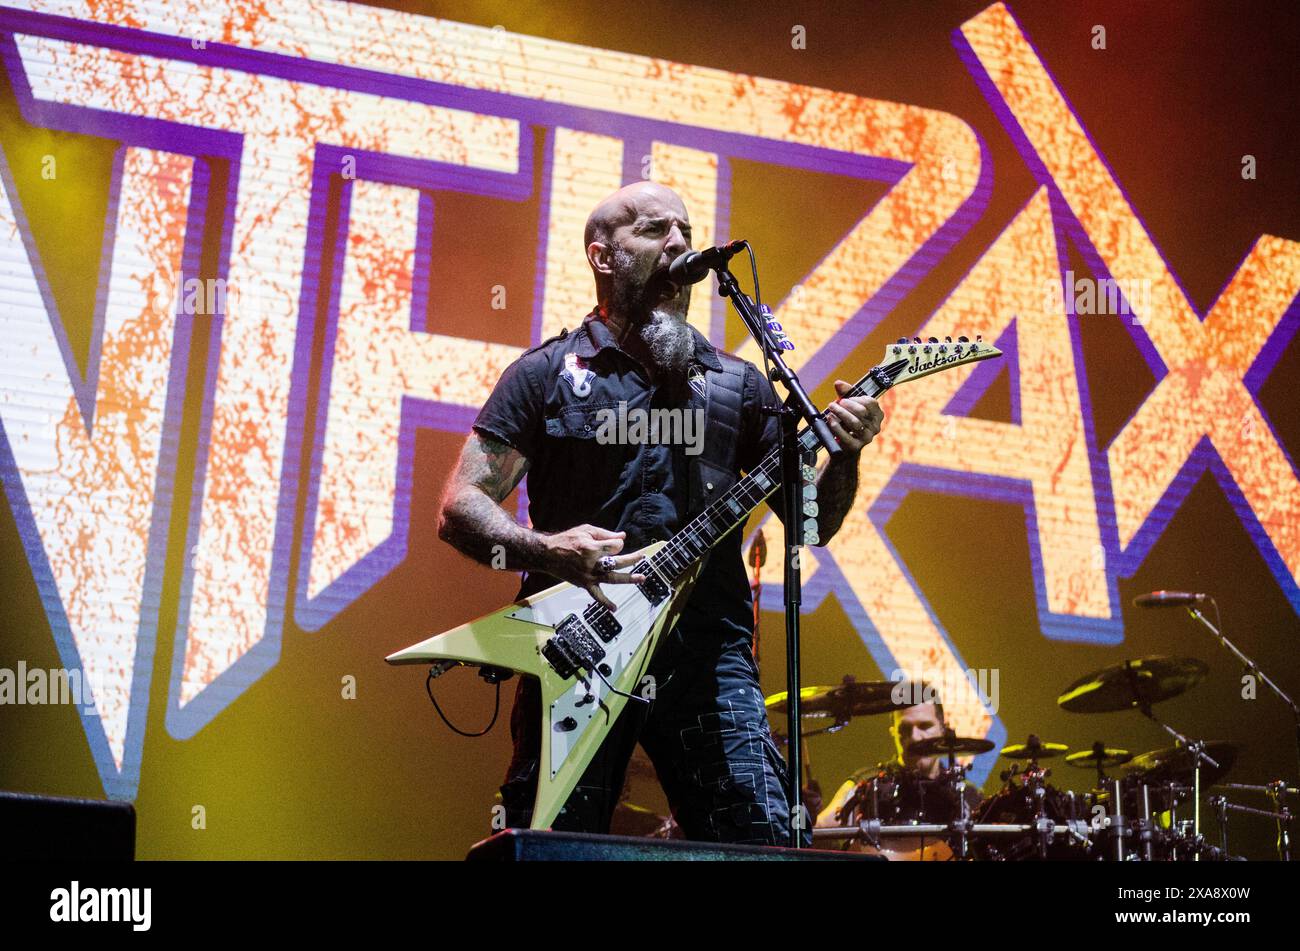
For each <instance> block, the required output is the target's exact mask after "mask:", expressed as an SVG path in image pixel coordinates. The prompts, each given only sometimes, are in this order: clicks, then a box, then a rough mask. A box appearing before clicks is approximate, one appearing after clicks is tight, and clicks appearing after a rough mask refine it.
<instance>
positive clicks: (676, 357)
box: [610, 247, 695, 377]
mask: <svg viewBox="0 0 1300 951" xmlns="http://www.w3.org/2000/svg"><path fill="white" fill-rule="evenodd" d="M634 268H635V261H634V259H633V258H632V255H630V254H628V253H627V252H626V251H624V250H623V249H622V248H619V247H615V248H614V291H613V296H612V300H611V302H610V303H611V304H612V306H613V308H614V311H615V312H616V313H618V314H619V316H621V317H622V318H624V319H625V320H627V321H629V322H630V323H631V324H632V328H633V332H634V333H635V334H636V335H637V336H638V337H640V338H641V342H642V343H644V344H645V346H646V350H647V351H648V352H649V354H650V359H651V360H652V361H653V363H654V365H655V368H656V369H658V370H662V371H664V372H666V373H669V374H671V375H678V376H683V377H684V376H685V375H686V370H687V368H688V367H689V366H690V365H691V357H693V356H695V336H694V335H693V334H692V333H691V328H690V326H689V325H688V324H687V323H686V318H685V316H684V315H683V316H681V317H678V316H677V315H675V314H673V313H671V312H670V311H666V310H663V309H661V308H660V307H658V306H653V305H649V304H648V303H647V301H646V294H647V288H646V286H645V285H641V286H637V285H635V284H633V283H632V281H631V280H630V278H631V274H632V271H633V270H634ZM647 312H648V313H647ZM643 314H646V316H644V317H643V316H641V315H643Z"/></svg>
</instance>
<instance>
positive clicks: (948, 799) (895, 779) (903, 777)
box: [840, 765, 960, 862]
mask: <svg viewBox="0 0 1300 951" xmlns="http://www.w3.org/2000/svg"><path fill="white" fill-rule="evenodd" d="M959 811H960V810H959V808H958V806H957V801H956V796H955V794H954V793H953V791H952V787H951V785H950V784H949V783H948V782H947V781H945V780H938V779H924V778H922V777H921V776H919V775H918V774H917V773H916V772H915V771H914V770H911V769H906V768H903V767H899V766H893V765H891V766H888V767H885V768H882V769H880V770H879V771H877V772H876V773H874V774H872V775H870V776H867V777H866V778H864V779H862V780H861V781H859V783H858V786H857V788H856V789H855V790H854V791H853V795H852V796H850V797H849V799H848V800H847V801H846V803H845V805H844V808H843V809H842V810H841V812H840V815H841V817H842V820H843V821H846V822H848V823H850V824H856V823H858V822H860V821H861V820H863V819H879V820H880V822H881V824H882V825H885V826H891V827H897V826H906V825H916V824H918V823H927V824H931V823H940V824H944V825H946V824H948V823H950V822H952V821H953V820H954V819H956V818H958V814H959ZM852 849H853V851H861V852H869V853H871V854H873V855H882V856H884V857H885V858H887V859H890V860H891V861H895V862H946V861H948V860H950V859H952V857H953V852H952V849H951V848H950V847H949V845H948V843H947V841H946V840H945V839H943V838H938V837H935V836H916V837H912V836H902V837H900V836H882V837H881V840H880V848H876V847H874V846H871V845H866V844H863V843H854V844H853V846H852Z"/></svg>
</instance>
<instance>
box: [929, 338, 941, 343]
mask: <svg viewBox="0 0 1300 951" xmlns="http://www.w3.org/2000/svg"><path fill="white" fill-rule="evenodd" d="M929 342H930V343H938V342H939V338H938V337H931V338H930V340H929Z"/></svg>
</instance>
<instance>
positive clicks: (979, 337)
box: [975, 334, 984, 343]
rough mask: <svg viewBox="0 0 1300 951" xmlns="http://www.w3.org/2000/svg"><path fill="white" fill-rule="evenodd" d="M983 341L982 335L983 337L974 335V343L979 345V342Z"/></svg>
mask: <svg viewBox="0 0 1300 951" xmlns="http://www.w3.org/2000/svg"><path fill="white" fill-rule="evenodd" d="M983 340H984V335H983V334H976V335H975V342H976V343H980V342H981V341H983Z"/></svg>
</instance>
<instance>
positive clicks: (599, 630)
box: [582, 601, 623, 644]
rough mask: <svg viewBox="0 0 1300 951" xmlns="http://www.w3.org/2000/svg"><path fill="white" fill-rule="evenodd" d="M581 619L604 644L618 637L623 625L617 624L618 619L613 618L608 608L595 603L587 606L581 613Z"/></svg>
mask: <svg viewBox="0 0 1300 951" xmlns="http://www.w3.org/2000/svg"><path fill="white" fill-rule="evenodd" d="M582 619H583V620H584V621H586V622H587V626H588V627H590V628H591V629H592V630H593V631H595V632H596V634H597V635H599V637H600V639H601V640H602V641H604V642H605V643H606V644H608V643H609V642H610V641H612V640H613V639H614V638H616V637H618V635H619V634H620V633H621V632H622V630H623V625H622V624H619V623H618V618H616V617H614V615H613V614H612V613H611V612H610V610H609V608H607V607H605V606H604V605H603V604H599V603H597V602H595V601H593V602H591V604H589V605H587V609H586V610H585V611H583V612H582Z"/></svg>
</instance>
